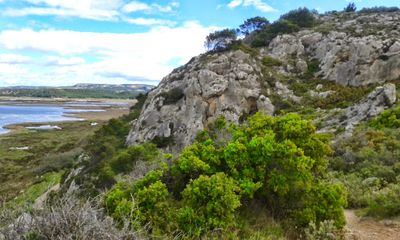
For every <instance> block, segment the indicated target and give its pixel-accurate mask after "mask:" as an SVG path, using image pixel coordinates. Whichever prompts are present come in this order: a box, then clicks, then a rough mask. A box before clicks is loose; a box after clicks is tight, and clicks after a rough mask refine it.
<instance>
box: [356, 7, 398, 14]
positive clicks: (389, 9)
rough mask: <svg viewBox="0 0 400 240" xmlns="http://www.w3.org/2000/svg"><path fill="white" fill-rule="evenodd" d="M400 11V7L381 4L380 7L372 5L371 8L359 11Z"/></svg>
mask: <svg viewBox="0 0 400 240" xmlns="http://www.w3.org/2000/svg"><path fill="white" fill-rule="evenodd" d="M398 11H400V8H398V7H385V6H380V7H371V8H363V9H361V10H360V11H358V12H359V13H386V12H398Z"/></svg>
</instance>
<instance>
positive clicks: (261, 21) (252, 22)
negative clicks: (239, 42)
mask: <svg viewBox="0 0 400 240" xmlns="http://www.w3.org/2000/svg"><path fill="white" fill-rule="evenodd" d="M269 24H270V23H269V21H268V20H267V19H266V18H265V17H258V16H257V17H252V18H249V19H247V20H246V21H244V23H243V24H241V25H240V26H239V31H240V32H241V33H242V34H243V35H245V36H248V35H249V34H250V33H252V32H254V31H256V32H257V31H260V30H261V29H262V28H263V27H265V26H267V25H269Z"/></svg>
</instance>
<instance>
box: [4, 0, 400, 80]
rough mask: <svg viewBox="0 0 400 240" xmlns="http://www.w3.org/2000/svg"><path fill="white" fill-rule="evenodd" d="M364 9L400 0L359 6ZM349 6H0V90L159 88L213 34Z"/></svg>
mask: <svg viewBox="0 0 400 240" xmlns="http://www.w3.org/2000/svg"><path fill="white" fill-rule="evenodd" d="M354 2H355V3H356V4H357V7H358V8H362V7H371V6H377V5H378V6H380V5H383V6H397V7H400V1H399V0H356V1H354ZM348 3H349V1H347V0H325V1H311V0H286V1H285V0H159V1H145V0H137V1H136V0H135V1H132V0H0V86H11V85H51V86H62V85H73V84H76V83H148V84H157V83H158V82H159V80H161V78H162V77H164V76H165V75H166V74H168V73H169V72H170V71H171V70H172V69H173V68H175V67H177V66H179V65H182V64H184V63H185V62H187V61H188V60H189V59H190V58H191V57H192V56H194V55H198V54H200V53H202V52H204V46H203V42H204V39H205V36H207V34H208V33H210V32H212V31H215V30H216V29H220V28H225V27H230V28H231V27H237V26H238V25H240V24H241V23H242V22H243V21H244V20H245V19H247V18H250V17H253V16H265V17H266V18H268V19H269V20H270V21H273V20H276V19H278V18H279V16H280V15H282V14H283V13H285V12H287V11H289V10H291V9H295V8H298V7H304V6H305V7H308V8H310V9H317V10H318V11H319V12H325V11H330V10H341V9H343V8H344V7H345V6H346V5H347V4H348Z"/></svg>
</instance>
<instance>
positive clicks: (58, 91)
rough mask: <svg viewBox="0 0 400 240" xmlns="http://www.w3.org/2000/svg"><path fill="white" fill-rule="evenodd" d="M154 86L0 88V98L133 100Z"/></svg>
mask: <svg viewBox="0 0 400 240" xmlns="http://www.w3.org/2000/svg"><path fill="white" fill-rule="evenodd" d="M154 87H155V86H152V85H146V84H89V83H80V84H76V85H73V86H67V87H46V86H13V87H5V88H0V96H11V97H41V98H119V99H126V98H134V97H136V96H137V95H139V94H140V93H147V92H148V91H150V90H151V89H153V88H154Z"/></svg>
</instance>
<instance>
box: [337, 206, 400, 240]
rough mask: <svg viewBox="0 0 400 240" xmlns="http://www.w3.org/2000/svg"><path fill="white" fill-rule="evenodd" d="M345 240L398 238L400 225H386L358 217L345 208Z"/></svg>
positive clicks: (399, 238)
mask: <svg viewBox="0 0 400 240" xmlns="http://www.w3.org/2000/svg"><path fill="white" fill-rule="evenodd" d="M344 214H345V216H346V221H347V225H346V232H347V233H346V240H400V226H395V225H387V224H384V223H382V222H378V221H376V220H373V219H360V218H359V217H357V216H356V215H355V213H354V211H352V210H345V212H344Z"/></svg>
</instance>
